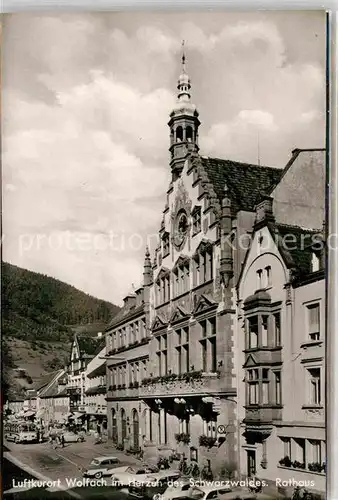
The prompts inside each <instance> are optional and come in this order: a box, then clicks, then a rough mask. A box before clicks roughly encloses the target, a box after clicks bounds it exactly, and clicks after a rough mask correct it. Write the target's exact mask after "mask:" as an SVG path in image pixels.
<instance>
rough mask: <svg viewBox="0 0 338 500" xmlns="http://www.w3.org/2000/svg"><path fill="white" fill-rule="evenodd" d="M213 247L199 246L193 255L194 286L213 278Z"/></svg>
mask: <svg viewBox="0 0 338 500" xmlns="http://www.w3.org/2000/svg"><path fill="white" fill-rule="evenodd" d="M213 267H214V266H213V247H212V245H204V246H201V248H200V250H199V251H197V252H196V254H195V255H194V286H198V285H202V284H203V283H205V282H206V281H209V280H211V279H213V277H214V269H213Z"/></svg>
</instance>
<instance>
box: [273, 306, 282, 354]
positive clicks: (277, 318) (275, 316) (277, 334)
mask: <svg viewBox="0 0 338 500" xmlns="http://www.w3.org/2000/svg"><path fill="white" fill-rule="evenodd" d="M273 325H274V337H275V338H274V340H275V346H280V345H281V329H280V312H276V313H274V314H273Z"/></svg>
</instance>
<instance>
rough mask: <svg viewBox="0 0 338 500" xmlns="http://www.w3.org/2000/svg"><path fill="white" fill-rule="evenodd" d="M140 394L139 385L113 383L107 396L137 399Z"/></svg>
mask: <svg viewBox="0 0 338 500" xmlns="http://www.w3.org/2000/svg"><path fill="white" fill-rule="evenodd" d="M138 396H139V386H138V384H136V385H132V384H129V385H126V384H122V385H117V386H116V385H113V386H109V388H108V392H107V397H108V399H111V398H113V399H120V398H121V399H137V398H138Z"/></svg>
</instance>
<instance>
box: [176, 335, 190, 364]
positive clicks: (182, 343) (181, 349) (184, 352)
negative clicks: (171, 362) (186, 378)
mask: <svg viewBox="0 0 338 500" xmlns="http://www.w3.org/2000/svg"><path fill="white" fill-rule="evenodd" d="M176 335H177V347H176V352H177V367H178V373H179V374H182V373H187V372H188V371H189V328H188V327H186V328H181V329H179V330H177V331H176Z"/></svg>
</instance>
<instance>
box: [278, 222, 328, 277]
mask: <svg viewBox="0 0 338 500" xmlns="http://www.w3.org/2000/svg"><path fill="white" fill-rule="evenodd" d="M275 228H276V229H277V231H278V232H277V235H279V238H278V239H279V240H280V242H281V243H282V249H283V250H284V257H286V258H287V259H288V258H290V257H291V261H290V262H289V265H290V267H293V266H292V264H294V265H295V267H296V268H297V271H298V273H299V274H301V275H307V274H308V273H310V272H311V260H312V254H313V243H314V241H313V236H314V235H316V234H318V233H319V232H320V231H319V230H318V229H317V230H316V229H306V228H302V227H299V226H291V225H288V224H276V225H275ZM279 246H280V245H279Z"/></svg>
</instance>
